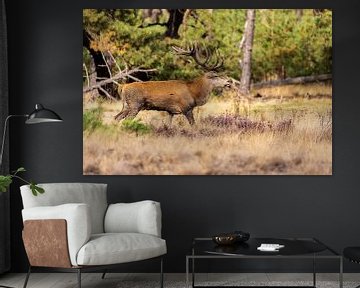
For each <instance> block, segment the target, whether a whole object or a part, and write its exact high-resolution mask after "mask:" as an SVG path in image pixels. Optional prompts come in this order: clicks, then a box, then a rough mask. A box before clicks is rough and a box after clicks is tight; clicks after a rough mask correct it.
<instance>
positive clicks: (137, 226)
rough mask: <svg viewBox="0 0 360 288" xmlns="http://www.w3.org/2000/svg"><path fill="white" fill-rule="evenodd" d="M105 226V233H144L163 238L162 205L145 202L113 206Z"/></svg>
mask: <svg viewBox="0 0 360 288" xmlns="http://www.w3.org/2000/svg"><path fill="white" fill-rule="evenodd" d="M104 226H105V227H104V228H105V233H123V232H125V233H143V234H150V235H154V236H158V237H161V208H160V203H158V202H155V201H150V200H145V201H140V202H134V203H120V204H111V205H109V207H108V210H107V212H106V215H105V222H104Z"/></svg>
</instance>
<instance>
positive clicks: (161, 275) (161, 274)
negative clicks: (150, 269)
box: [160, 257, 164, 288]
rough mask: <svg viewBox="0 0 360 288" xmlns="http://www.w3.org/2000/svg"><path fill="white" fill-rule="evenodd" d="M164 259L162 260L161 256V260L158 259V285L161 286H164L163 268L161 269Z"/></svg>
mask: <svg viewBox="0 0 360 288" xmlns="http://www.w3.org/2000/svg"><path fill="white" fill-rule="evenodd" d="M163 262H164V260H163V257H161V260H160V287H161V288H163V287H164V269H163V266H164V265H163V264H164V263H163Z"/></svg>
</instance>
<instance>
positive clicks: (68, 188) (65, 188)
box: [20, 183, 108, 233]
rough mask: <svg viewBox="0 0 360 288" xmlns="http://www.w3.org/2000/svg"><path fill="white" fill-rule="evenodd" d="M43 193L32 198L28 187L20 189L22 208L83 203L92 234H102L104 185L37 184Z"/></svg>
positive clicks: (104, 199) (105, 197)
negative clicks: (85, 205)
mask: <svg viewBox="0 0 360 288" xmlns="http://www.w3.org/2000/svg"><path fill="white" fill-rule="evenodd" d="M39 186H40V187H42V188H44V189H45V193H44V194H41V195H38V196H37V197H34V196H33V195H32V193H31V190H30V187H29V185H23V186H21V187H20V190H21V197H22V200H23V205H24V208H25V209H27V208H32V207H40V206H56V205H61V204H68V203H84V204H87V205H88V206H89V210H90V217H91V218H90V219H91V224H92V227H91V228H92V233H103V232H104V217H105V211H106V209H107V206H108V204H107V196H106V189H107V185H106V184H97V183H46V184H39Z"/></svg>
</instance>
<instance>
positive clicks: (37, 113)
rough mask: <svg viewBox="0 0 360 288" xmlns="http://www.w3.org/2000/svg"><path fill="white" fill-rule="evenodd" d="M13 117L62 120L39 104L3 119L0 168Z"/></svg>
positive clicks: (34, 121) (36, 120)
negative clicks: (31, 109) (9, 125)
mask: <svg viewBox="0 0 360 288" xmlns="http://www.w3.org/2000/svg"><path fill="white" fill-rule="evenodd" d="M15 117H23V118H26V120H25V123H26V124H38V123H46V122H54V123H56V122H62V121H63V120H62V119H61V117H60V116H59V115H58V114H57V113H55V112H54V111H52V110H50V109H47V108H45V107H44V106H43V105H41V104H36V105H35V110H34V111H32V112H31V113H30V114H23V115H22V114H20V115H9V116H7V117H6V119H5V123H4V132H3V137H2V141H1V150H0V168H1V167H2V161H3V154H4V146H5V142H6V132H7V126H8V122H9V120H10V119H11V118H15ZM0 287H4V288H12V287H9V286H3V285H1V284H0Z"/></svg>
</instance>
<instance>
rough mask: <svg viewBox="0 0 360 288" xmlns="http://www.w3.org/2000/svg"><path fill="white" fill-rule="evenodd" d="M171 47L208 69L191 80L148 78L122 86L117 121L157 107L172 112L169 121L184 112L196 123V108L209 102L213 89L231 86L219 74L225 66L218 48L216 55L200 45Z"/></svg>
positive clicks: (190, 121)
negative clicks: (194, 114)
mask: <svg viewBox="0 0 360 288" xmlns="http://www.w3.org/2000/svg"><path fill="white" fill-rule="evenodd" d="M172 48H173V50H174V51H175V53H176V54H178V55H183V56H190V57H192V58H193V59H194V60H195V62H196V63H197V64H198V65H199V66H200V67H201V68H202V69H204V70H205V71H206V72H205V73H204V74H203V75H202V76H199V77H197V78H195V79H194V80H192V81H182V80H169V81H147V82H134V83H129V84H125V85H122V86H120V87H119V95H121V98H122V99H123V101H124V107H123V109H122V111H121V112H120V113H119V114H117V115H116V116H115V119H116V120H122V119H124V118H133V117H135V116H136V115H137V114H138V113H139V111H141V110H158V111H166V112H168V113H169V115H170V123H171V119H172V117H173V116H174V115H175V114H183V115H185V117H186V118H187V120H188V121H189V123H190V125H193V124H194V123H195V120H194V116H193V109H194V108H195V107H196V106H201V105H204V104H206V102H207V101H208V99H209V96H210V93H211V91H212V90H213V89H214V88H219V87H229V86H230V82H229V81H228V80H227V79H226V78H225V77H221V76H219V75H218V74H217V71H218V70H219V69H220V68H221V67H222V65H223V61H222V59H221V57H220V55H219V53H218V52H217V51H216V55H215V57H213V56H214V54H213V53H211V51H210V50H209V49H208V48H200V47H199V46H198V45H192V46H191V47H189V48H188V49H186V50H185V49H183V48H180V47H177V46H173V47H172ZM201 58H203V59H201ZM213 58H214V59H213Z"/></svg>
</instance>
